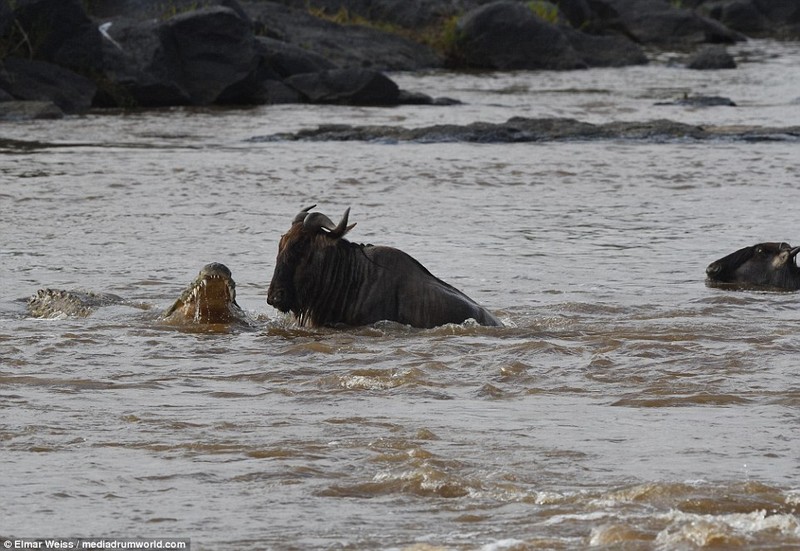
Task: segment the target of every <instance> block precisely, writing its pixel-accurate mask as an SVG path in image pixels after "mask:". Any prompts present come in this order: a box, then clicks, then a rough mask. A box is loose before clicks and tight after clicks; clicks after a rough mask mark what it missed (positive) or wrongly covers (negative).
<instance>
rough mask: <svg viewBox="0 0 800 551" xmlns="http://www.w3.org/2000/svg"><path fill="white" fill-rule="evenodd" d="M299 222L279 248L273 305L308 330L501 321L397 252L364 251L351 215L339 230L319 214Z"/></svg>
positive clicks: (377, 248)
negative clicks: (353, 235)
mask: <svg viewBox="0 0 800 551" xmlns="http://www.w3.org/2000/svg"><path fill="white" fill-rule="evenodd" d="M315 206H316V205H313V206H311V207H308V208H306V209H303V210H302V211H301V212H300V213H299V214H298V215H297V216H295V218H294V221H293V222H292V226H291V227H290V228H289V231H287V232H286V233H285V234H284V235H283V236H281V240H280V243H279V245H278V258H277V260H276V261H275V272H274V273H273V275H272V281H271V282H270V285H269V290H268V291H267V303H269V304H271V305H272V306H274V307H275V308H277V309H278V310H280V311H282V312H289V311H291V312H292V313H294V315H295V316H296V317H297V319H298V320H299V322H300V323H301V324H302V325H306V326H313V327H319V326H335V325H340V324H344V325H353V326H355V325H368V324H372V323H375V322H378V321H382V320H389V321H396V322H399V323H402V324H406V325H411V326H414V327H423V328H430V327H436V326H438V325H443V324H446V323H462V322H464V321H466V320H468V319H470V318H472V319H474V320H476V321H477V322H478V323H480V324H481V325H498V326H499V325H502V323H500V321H499V320H498V319H497V318H496V317H494V316H493V315H492V314H491V313H489V312H488V311H487V310H486V309H484V308H482V307H481V306H479V305H478V304H477V303H475V302H474V301H473V300H472V299H470V298H469V297H467V296H466V295H465V294H464V293H462V292H461V291H459V290H458V289H456V288H455V287H453V286H451V285H449V284H447V283H445V282H444V281H442V280H440V279H438V278H436V277H435V276H433V275H432V274H431V273H430V272H429V271H428V270H427V269H425V267H424V266H423V265H422V264H420V263H419V262H417V261H416V260H414V259H413V258H412V257H410V256H409V255H407V254H406V253H404V252H403V251H400V250H398V249H394V248H391V247H380V246H373V245H359V244H356V243H351V242H350V241H348V240H347V239H344V236H345V234H346V233H347V232H349V231H350V230H351V229H353V226H355V224H351V225H349V226H348V225H347V219H348V216H349V215H350V209H349V208H348V209H347V210H346V211H345V213H344V216H343V217H342V219H341V221H340V222H339V223H338V224H334V223H333V222H331V220H330V218H328V217H327V216H325V215H324V214H322V213H319V212H309V211H310V210H311V209H312V208H314V207H315Z"/></svg>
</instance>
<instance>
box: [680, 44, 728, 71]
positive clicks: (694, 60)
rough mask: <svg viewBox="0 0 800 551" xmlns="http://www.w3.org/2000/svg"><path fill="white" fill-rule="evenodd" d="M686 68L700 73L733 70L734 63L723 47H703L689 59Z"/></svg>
mask: <svg viewBox="0 0 800 551" xmlns="http://www.w3.org/2000/svg"><path fill="white" fill-rule="evenodd" d="M686 67H688V68H689V69H696V70H700V71H707V70H715V69H735V68H736V61H735V60H734V59H733V56H732V55H731V54H729V53H728V51H727V50H726V49H725V46H720V45H713V46H704V47H702V48H700V49H699V50H698V51H696V52H695V53H694V54H692V55H691V56H690V57H689V59H688V60H687V61H686Z"/></svg>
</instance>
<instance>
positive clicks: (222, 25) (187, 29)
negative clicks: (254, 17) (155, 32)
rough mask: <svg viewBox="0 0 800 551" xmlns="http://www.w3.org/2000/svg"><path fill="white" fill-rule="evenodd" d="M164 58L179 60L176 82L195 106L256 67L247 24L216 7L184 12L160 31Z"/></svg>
mask: <svg viewBox="0 0 800 551" xmlns="http://www.w3.org/2000/svg"><path fill="white" fill-rule="evenodd" d="M159 34H160V35H161V40H162V44H163V46H164V49H165V51H166V52H168V53H167V57H172V58H174V59H176V60H178V63H177V68H178V69H179V70H180V73H179V81H180V82H181V84H182V87H183V89H184V90H186V91H187V92H188V94H189V97H190V99H191V102H192V103H193V104H195V105H206V104H209V103H212V102H214V101H215V100H216V99H217V97H218V96H219V95H220V94H221V93H222V92H223V91H224V90H225V89H226V88H228V87H230V86H231V85H232V84H234V83H236V82H239V81H241V80H242V79H244V78H245V77H246V76H247V75H248V74H249V73H250V72H251V71H252V70H253V69H254V68H255V55H254V54H255V49H254V48H255V46H254V40H253V31H252V28H251V26H250V23H249V22H248V21H246V20H244V19H242V18H241V17H240V16H239V15H238V14H237V13H236V12H235V11H234V10H232V9H230V8H226V7H221V6H216V7H210V8H203V9H200V10H196V11H192V12H188V13H183V14H179V15H176V16H175V17H172V18H170V19H168V20H167V21H166V22H165V23H164V24H163V25H162V26H161V28H160V33H159Z"/></svg>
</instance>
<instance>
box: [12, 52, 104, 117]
mask: <svg viewBox="0 0 800 551" xmlns="http://www.w3.org/2000/svg"><path fill="white" fill-rule="evenodd" d="M0 88H2V89H3V90H5V91H6V92H8V93H9V94H10V95H12V96H13V97H14V98H16V99H20V100H27V101H44V102H52V103H55V104H56V105H57V106H58V107H59V108H60V109H62V110H63V111H64V112H65V113H81V112H84V111H86V110H88V109H89V107H90V106H91V104H92V99H93V98H94V95H95V92H96V90H97V88H96V86H95V85H94V83H93V82H92V81H90V80H89V79H87V78H86V77H83V76H81V75H79V74H77V73H74V72H73V71H70V70H69V69H65V68H64V67H59V66H58V65H54V64H52V63H48V62H46V61H36V60H30V59H20V58H15V57H8V58H6V59H4V60H3V70H0Z"/></svg>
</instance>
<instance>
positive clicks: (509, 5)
mask: <svg viewBox="0 0 800 551" xmlns="http://www.w3.org/2000/svg"><path fill="white" fill-rule="evenodd" d="M457 34H458V38H457V42H456V52H457V56H458V59H459V61H460V62H462V63H463V64H465V65H467V66H469V67H475V68H481V69H499V70H516V69H558V70H564V69H580V68H585V67H586V64H585V63H584V62H583V60H582V59H581V58H580V56H579V55H578V54H577V53H576V52H575V50H574V48H573V47H572V45H571V44H570V42H569V40H567V38H566V37H565V36H564V34H563V33H562V32H561V30H560V29H559V28H558V27H556V26H555V25H552V24H550V23H546V22H545V21H542V20H541V19H539V18H538V17H536V15H534V13H533V12H532V11H531V10H530V9H529V8H528V7H527V6H525V5H524V4H520V3H518V2H511V1H500V2H492V3H491V4H487V5H485V6H482V7H480V8H477V9H475V10H472V11H470V12H469V13H467V14H466V15H465V16H464V17H462V18H461V19H460V20H459V22H458V27H457Z"/></svg>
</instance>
